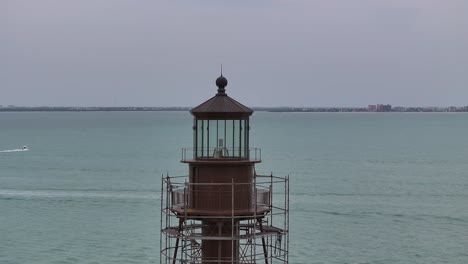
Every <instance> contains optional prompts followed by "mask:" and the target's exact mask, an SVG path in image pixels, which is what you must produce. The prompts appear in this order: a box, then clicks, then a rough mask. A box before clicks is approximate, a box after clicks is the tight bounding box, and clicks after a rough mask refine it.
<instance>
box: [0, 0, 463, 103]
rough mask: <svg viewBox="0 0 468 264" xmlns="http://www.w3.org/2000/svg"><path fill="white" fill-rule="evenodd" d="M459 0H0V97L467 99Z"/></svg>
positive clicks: (40, 100) (339, 100) (301, 100)
mask: <svg viewBox="0 0 468 264" xmlns="http://www.w3.org/2000/svg"><path fill="white" fill-rule="evenodd" d="M467 14H468V1H467V0H167V1H157V0H138V1H137V0H76V1H71V0H70V1H66V0H40V1H38V0H0V104H3V105H7V104H15V105H26V106H41V105H50V106H195V105H198V104H199V103H201V102H203V101H204V100H206V99H208V98H209V97H211V96H212V95H214V94H215V92H216V86H215V79H216V78H217V77H218V76H219V73H220V69H219V68H220V64H221V63H222V64H223V73H224V76H225V77H226V78H227V79H228V81H229V84H228V86H227V87H226V91H227V93H228V94H229V95H230V96H232V97H233V98H235V99H237V100H239V101H241V102H242V103H244V104H245V105H248V106H367V105H368V104H375V103H389V104H392V105H394V106H397V105H400V106H410V105H418V106H448V105H468V15H467Z"/></svg>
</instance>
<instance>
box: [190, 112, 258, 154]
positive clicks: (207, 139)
mask: <svg viewBox="0 0 468 264" xmlns="http://www.w3.org/2000/svg"><path fill="white" fill-rule="evenodd" d="M195 123H196V129H195V135H194V137H195V140H196V142H195V143H194V147H195V153H196V156H195V158H202V159H210V158H214V159H221V158H236V159H239V158H240V159H244V158H248V156H249V155H248V120H239V119H238V120H196V122H195Z"/></svg>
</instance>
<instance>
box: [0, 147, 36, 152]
mask: <svg viewBox="0 0 468 264" xmlns="http://www.w3.org/2000/svg"><path fill="white" fill-rule="evenodd" d="M22 151H29V149H28V147H26V146H24V147H23V148H20V149H6V150H0V153H9V152H22Z"/></svg>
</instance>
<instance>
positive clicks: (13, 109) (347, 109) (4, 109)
mask: <svg viewBox="0 0 468 264" xmlns="http://www.w3.org/2000/svg"><path fill="white" fill-rule="evenodd" d="M191 109H192V107H131V106H129V107H48V106H39V107H26V106H8V107H0V112H113V111H126V112H134V111H140V112H141V111H147V112H149V111H190V110H191ZM252 109H253V110H255V111H265V112H292V113H310V112H318V113H322V112H331V113H337V112H368V113H374V112H382V113H384V112H468V106H465V107H394V108H392V109H391V111H368V109H367V108H364V107H252Z"/></svg>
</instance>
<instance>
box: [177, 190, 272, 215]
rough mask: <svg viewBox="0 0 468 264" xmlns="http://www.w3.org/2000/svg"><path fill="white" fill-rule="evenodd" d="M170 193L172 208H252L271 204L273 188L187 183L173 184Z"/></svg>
mask: <svg viewBox="0 0 468 264" xmlns="http://www.w3.org/2000/svg"><path fill="white" fill-rule="evenodd" d="M170 193H171V195H170V196H171V208H178V209H184V210H186V209H200V210H204V209H209V210H214V211H222V210H231V209H234V210H251V209H256V208H269V207H270V206H271V199H270V198H271V189H270V188H264V187H255V189H254V187H253V184H252V183H233V184H232V183H222V184H219V183H206V184H193V183H187V184H185V185H179V186H177V185H173V186H172V190H171V192H170ZM255 197H256V199H255ZM232 198H234V199H235V200H236V202H235V203H234V208H232V204H231V201H232Z"/></svg>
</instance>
